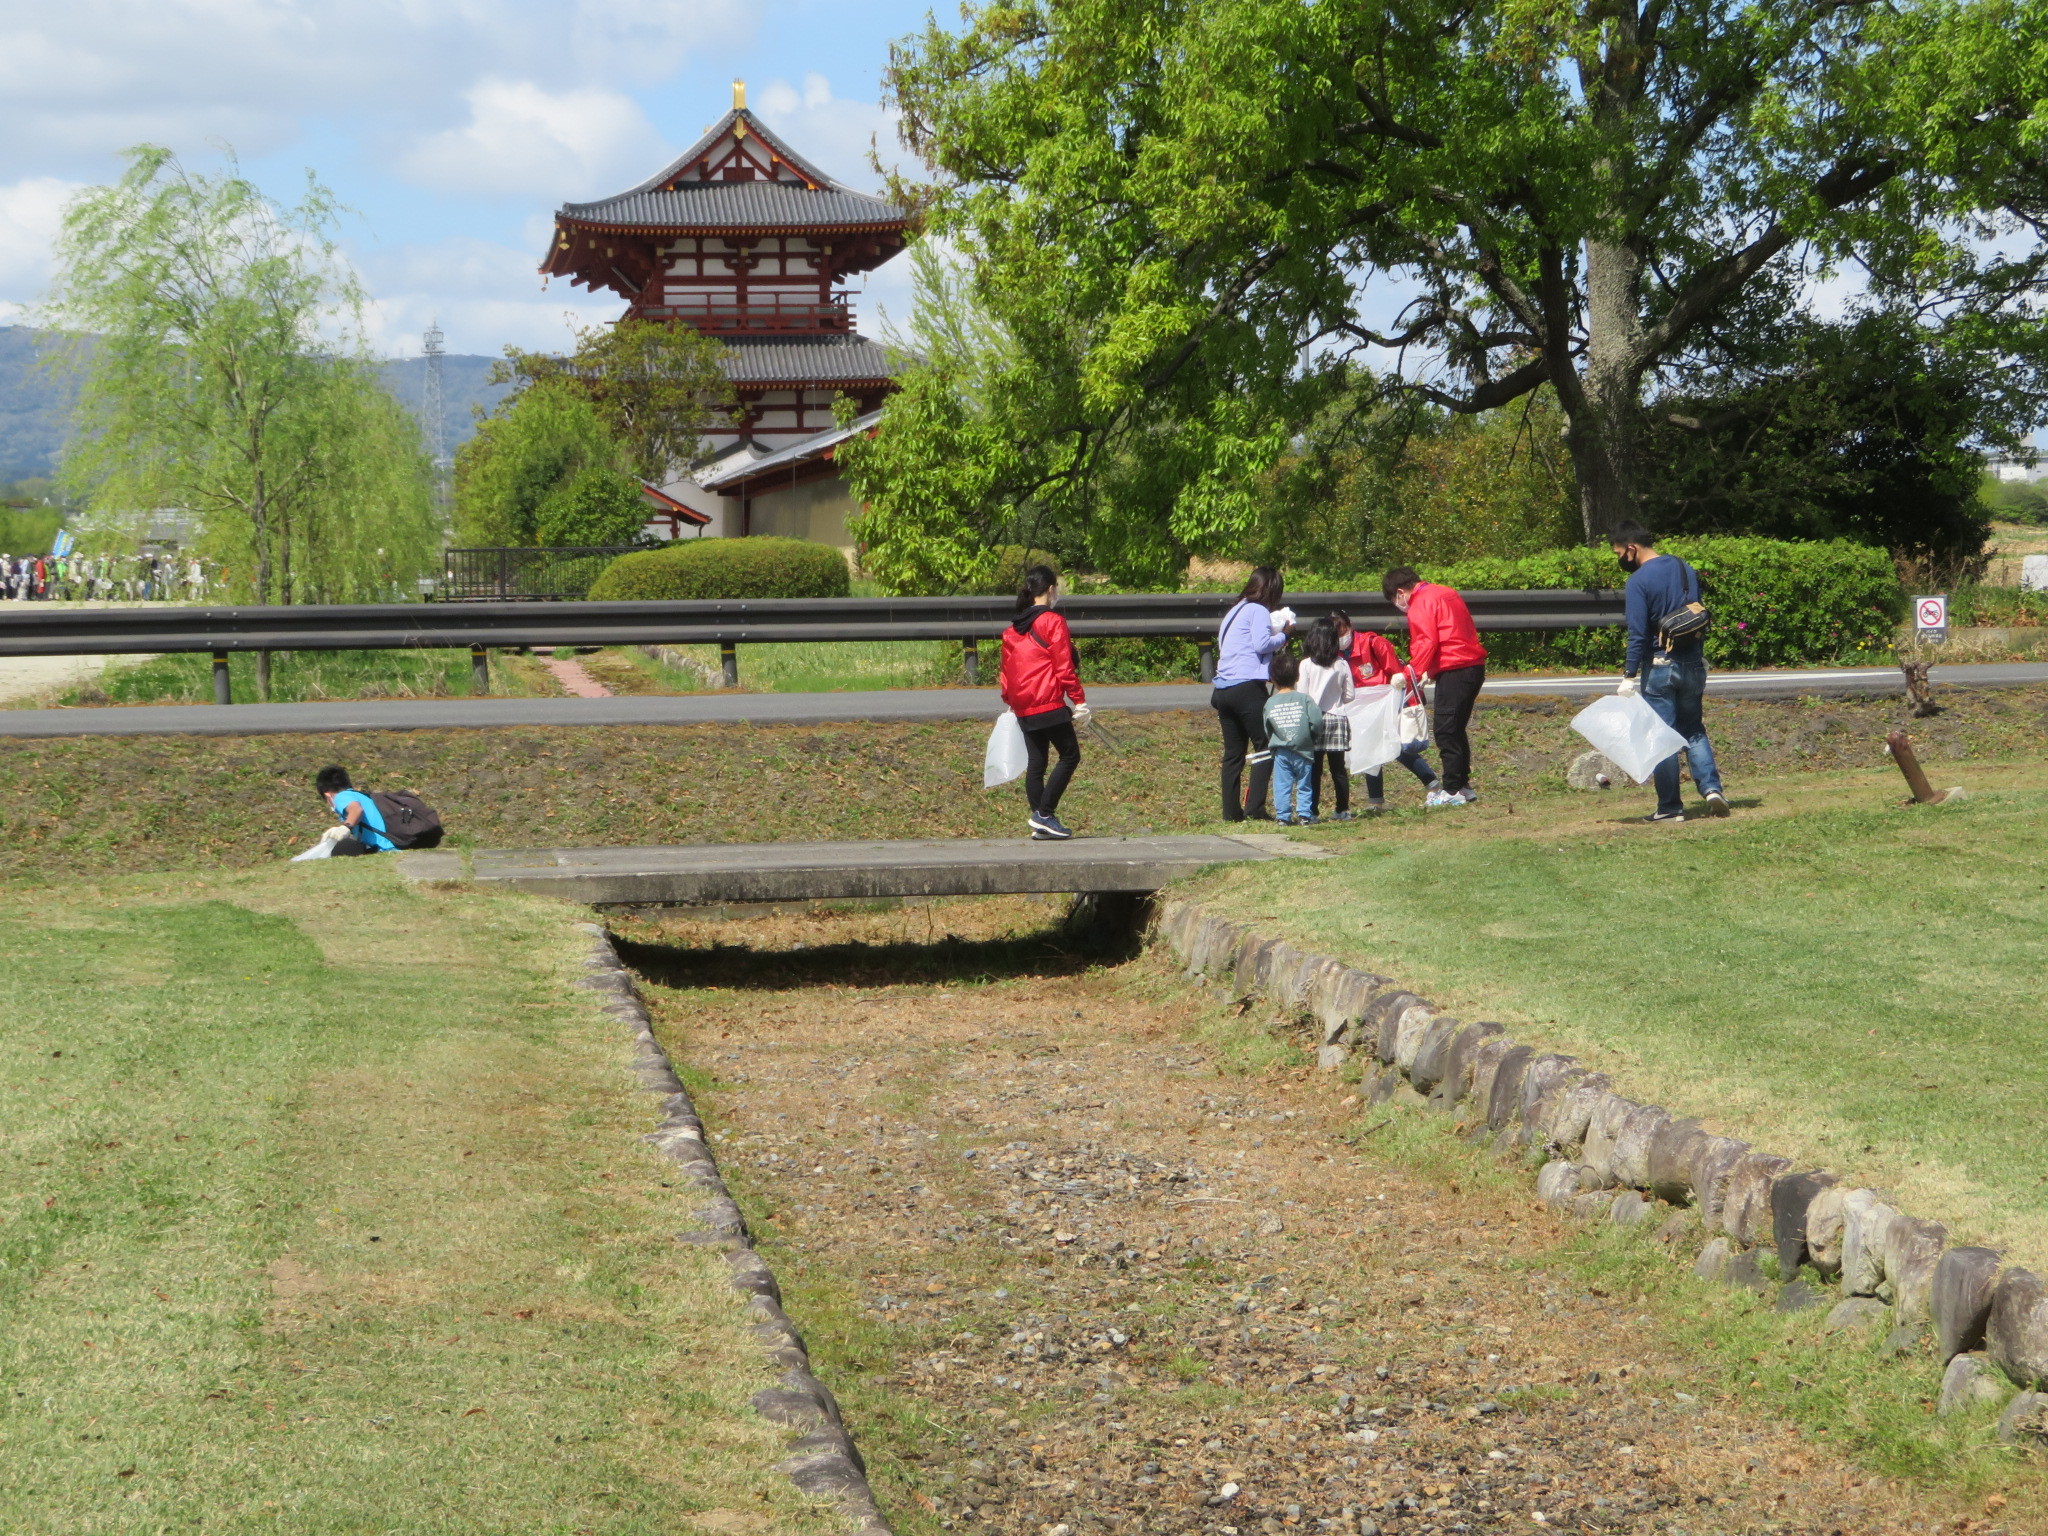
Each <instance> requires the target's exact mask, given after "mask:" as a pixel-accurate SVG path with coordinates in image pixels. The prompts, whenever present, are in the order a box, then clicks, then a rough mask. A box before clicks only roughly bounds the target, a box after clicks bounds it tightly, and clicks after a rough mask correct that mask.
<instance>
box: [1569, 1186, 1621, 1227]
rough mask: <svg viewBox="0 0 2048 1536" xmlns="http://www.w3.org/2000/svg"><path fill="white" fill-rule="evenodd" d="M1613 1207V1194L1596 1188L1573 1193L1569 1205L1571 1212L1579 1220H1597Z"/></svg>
mask: <svg viewBox="0 0 2048 1536" xmlns="http://www.w3.org/2000/svg"><path fill="white" fill-rule="evenodd" d="M1613 1208H1614V1196H1612V1195H1610V1194H1607V1193H1605V1192H1603V1191H1598V1190H1596V1191H1592V1192H1589V1193H1587V1194H1583V1195H1574V1196H1573V1197H1572V1201H1571V1206H1570V1210H1571V1214H1572V1215H1574V1216H1576V1217H1578V1218H1579V1220H1581V1221H1598V1220H1599V1219H1600V1218H1601V1217H1603V1216H1605V1215H1606V1214H1607V1213H1608V1212H1609V1211H1610V1210H1612V1209H1613Z"/></svg>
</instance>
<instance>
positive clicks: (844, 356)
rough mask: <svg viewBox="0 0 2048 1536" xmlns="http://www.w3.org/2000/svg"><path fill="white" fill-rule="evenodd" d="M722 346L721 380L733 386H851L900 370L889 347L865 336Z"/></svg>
mask: <svg viewBox="0 0 2048 1536" xmlns="http://www.w3.org/2000/svg"><path fill="white" fill-rule="evenodd" d="M725 345H726V347H727V349H728V351H729V353H730V356H728V357H727V358H726V362H725V376H726V377H727V378H728V379H730V380H732V382H733V383H735V384H832V383H853V382H855V381H863V382H865V381H867V380H871V379H891V378H894V377H895V376H896V375H897V374H898V373H899V372H901V371H902V365H901V364H900V363H898V362H897V361H896V360H895V357H894V355H893V354H892V353H891V352H890V350H889V349H888V348H887V347H885V346H883V345H881V343H879V342H874V341H869V340H868V339H867V337H865V336H763V337H759V338H752V337H749V338H744V339H739V340H730V341H727V342H726V343H725Z"/></svg>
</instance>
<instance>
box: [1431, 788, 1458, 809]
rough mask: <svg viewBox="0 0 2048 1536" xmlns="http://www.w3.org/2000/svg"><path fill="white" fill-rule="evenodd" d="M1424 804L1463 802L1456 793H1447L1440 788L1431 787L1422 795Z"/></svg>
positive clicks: (1455, 803) (1456, 803) (1454, 803)
mask: <svg viewBox="0 0 2048 1536" xmlns="http://www.w3.org/2000/svg"><path fill="white" fill-rule="evenodd" d="M1422 803H1423V804H1424V805H1463V804H1464V803H1465V802H1464V801H1462V800H1460V799H1459V798H1458V797H1457V796H1456V795H1447V794H1445V793H1444V792H1443V791H1442V790H1440V789H1432V790H1431V791H1430V792H1429V793H1428V794H1426V795H1424V796H1423V797H1422Z"/></svg>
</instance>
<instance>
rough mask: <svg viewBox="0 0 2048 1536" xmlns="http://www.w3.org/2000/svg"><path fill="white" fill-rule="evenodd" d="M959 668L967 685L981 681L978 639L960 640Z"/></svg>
mask: <svg viewBox="0 0 2048 1536" xmlns="http://www.w3.org/2000/svg"><path fill="white" fill-rule="evenodd" d="M960 669H961V674H962V675H963V676H964V677H965V678H966V679H967V686H968V687H970V688H972V687H973V686H974V685H975V684H976V683H978V682H980V681H981V642H980V641H979V640H962V641H961V642H960Z"/></svg>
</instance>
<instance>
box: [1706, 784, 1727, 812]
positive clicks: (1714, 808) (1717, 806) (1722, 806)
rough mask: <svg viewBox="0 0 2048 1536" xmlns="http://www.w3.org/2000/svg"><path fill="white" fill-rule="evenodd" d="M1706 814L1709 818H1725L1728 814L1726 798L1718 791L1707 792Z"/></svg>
mask: <svg viewBox="0 0 2048 1536" xmlns="http://www.w3.org/2000/svg"><path fill="white" fill-rule="evenodd" d="M1707 814H1708V815H1709V816H1726V815H1727V814H1728V797H1727V796H1726V795H1724V794H1722V793H1721V791H1719V790H1718V789H1710V790H1708V791H1707Z"/></svg>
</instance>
